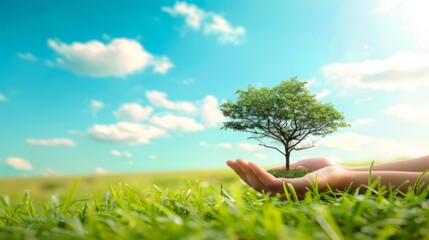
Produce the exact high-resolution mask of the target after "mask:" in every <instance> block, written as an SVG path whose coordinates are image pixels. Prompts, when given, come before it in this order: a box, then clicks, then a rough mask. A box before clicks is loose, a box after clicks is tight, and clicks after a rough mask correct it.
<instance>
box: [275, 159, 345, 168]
mask: <svg viewBox="0 0 429 240" xmlns="http://www.w3.org/2000/svg"><path fill="white" fill-rule="evenodd" d="M330 166H337V167H339V166H340V165H338V164H336V163H335V162H334V161H331V160H329V159H326V158H306V159H302V160H299V161H298V162H296V163H292V164H291V165H290V169H295V168H306V169H310V170H312V171H316V170H319V169H322V168H324V167H330ZM284 169H285V166H279V167H274V168H272V170H284Z"/></svg>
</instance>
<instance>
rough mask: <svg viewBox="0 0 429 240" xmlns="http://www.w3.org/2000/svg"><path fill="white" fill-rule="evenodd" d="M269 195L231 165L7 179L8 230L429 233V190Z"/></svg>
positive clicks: (87, 235) (227, 235)
mask: <svg viewBox="0 0 429 240" xmlns="http://www.w3.org/2000/svg"><path fill="white" fill-rule="evenodd" d="M363 188H364V189H365V193H364V194H358V193H356V192H325V193H318V192H315V191H312V192H309V193H308V194H307V196H306V198H305V199H304V200H301V201H298V200H297V199H296V196H295V195H294V192H293V189H290V190H289V191H288V194H287V198H285V199H278V198H270V197H267V196H264V195H262V194H259V193H257V192H255V191H253V190H252V189H250V188H249V187H247V186H246V185H244V184H243V183H242V182H241V181H240V180H239V179H238V176H236V175H235V174H234V173H233V172H232V171H231V170H226V169H225V170H207V171H189V172H166V173H148V174H125V175H97V176H82V177H80V178H77V177H44V178H14V179H12V178H10V179H6V178H4V179H0V194H1V198H0V239H429V228H428V226H429V200H428V192H429V190H428V189H414V190H415V191H409V192H407V193H402V192H400V191H397V190H394V189H386V188H383V187H380V185H379V184H378V182H377V181H375V182H373V183H371V184H370V186H363Z"/></svg>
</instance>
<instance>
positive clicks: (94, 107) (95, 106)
mask: <svg viewBox="0 0 429 240" xmlns="http://www.w3.org/2000/svg"><path fill="white" fill-rule="evenodd" d="M103 107H104V103H103V102H101V101H98V100H91V104H90V105H89V108H90V109H91V112H92V115H93V116H94V117H96V116H97V113H98V111H100V110H101V109H102V108H103Z"/></svg>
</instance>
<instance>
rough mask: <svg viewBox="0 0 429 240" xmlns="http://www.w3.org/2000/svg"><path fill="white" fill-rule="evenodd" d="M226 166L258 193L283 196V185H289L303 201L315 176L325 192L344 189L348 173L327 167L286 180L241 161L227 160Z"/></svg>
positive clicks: (321, 189)
mask: <svg viewBox="0 0 429 240" xmlns="http://www.w3.org/2000/svg"><path fill="white" fill-rule="evenodd" d="M227 165H228V166H229V167H230V168H232V169H233V170H234V171H235V172H236V173H237V174H238V176H240V178H241V179H242V180H243V181H244V182H245V183H246V184H248V185H249V186H251V187H252V188H254V189H255V190H256V191H258V192H261V193H266V194H268V195H278V194H280V195H283V194H284V189H283V184H284V183H285V184H288V183H290V184H292V186H293V187H294V189H295V191H296V193H297V195H298V198H299V199H303V198H304V196H305V192H307V191H308V190H309V189H312V186H311V184H310V182H313V183H314V182H315V180H316V175H317V180H318V181H317V182H318V188H319V191H326V190H327V189H328V186H329V187H330V188H332V189H344V188H345V187H346V186H345V181H344V179H345V176H346V174H347V172H348V171H347V170H344V169H343V168H341V167H338V166H327V167H324V168H321V169H319V170H316V171H314V172H312V173H310V174H307V175H305V176H304V177H301V178H294V179H288V178H275V177H274V176H272V175H271V174H269V173H268V172H267V171H265V170H264V169H263V168H262V167H261V166H259V165H257V164H255V163H253V162H247V161H244V160H242V159H237V160H234V161H233V160H228V161H227Z"/></svg>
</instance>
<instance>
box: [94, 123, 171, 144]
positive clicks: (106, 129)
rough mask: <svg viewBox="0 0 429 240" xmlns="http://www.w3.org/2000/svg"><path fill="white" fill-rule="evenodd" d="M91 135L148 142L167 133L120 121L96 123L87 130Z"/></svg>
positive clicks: (105, 139) (125, 140)
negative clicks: (104, 123)
mask: <svg viewBox="0 0 429 240" xmlns="http://www.w3.org/2000/svg"><path fill="white" fill-rule="evenodd" d="M87 134H88V136H89V137H91V138H94V139H96V140H100V141H105V142H118V143H127V144H131V145H136V144H147V143H149V141H150V140H151V139H153V138H158V137H161V136H164V135H165V131H164V130H162V129H160V128H157V127H153V126H146V125H143V124H138V123H129V122H119V123H116V124H111V125H101V124H100V125H99V124H96V125H94V126H92V127H91V128H89V129H88V130H87Z"/></svg>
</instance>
